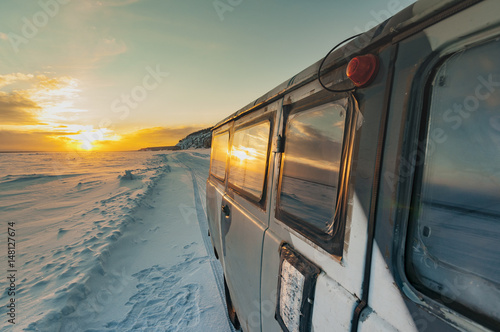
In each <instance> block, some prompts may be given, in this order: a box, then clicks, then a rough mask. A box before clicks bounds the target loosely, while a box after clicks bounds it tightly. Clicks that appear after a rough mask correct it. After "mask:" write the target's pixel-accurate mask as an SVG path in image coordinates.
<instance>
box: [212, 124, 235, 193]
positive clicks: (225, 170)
mask: <svg viewBox="0 0 500 332" xmlns="http://www.w3.org/2000/svg"><path fill="white" fill-rule="evenodd" d="M226 133H227V148H228V151H229V148H230V147H231V131H230V128H227V129H224V130H221V131H219V132H217V133H212V135H213V137H212V143H213V141H214V140H215V137H216V136H220V135H224V134H226ZM212 145H213V144H212ZM212 162H213V158H212V156H210V166H209V167H210V168H209V174H210V176H211V177H213V178H214V179H216V180H217V181H219V182H220V183H222V184H224V183H225V182H226V179H227V178H228V166H229V153H226V163H225V164H224V166H225V168H224V178H221V177H219V176H218V175H216V174H214V173H212Z"/></svg>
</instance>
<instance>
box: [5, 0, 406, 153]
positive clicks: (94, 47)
mask: <svg viewBox="0 0 500 332" xmlns="http://www.w3.org/2000/svg"><path fill="white" fill-rule="evenodd" d="M412 2H413V1H411V0H372V1H370V2H369V5H367V3H368V2H366V1H363V0H350V1H347V0H345V1H332V0H328V1H327V0H318V1H297V0H288V1H284V0H279V1H263V0H254V1H251V0H215V1H212V0H208V1H201V0H184V1H180V0H179V1H171V0H170V1H169V0H108V1H106V0H102V1H97V0H78V1H77V0H40V1H3V2H2V4H0V151H14V150H15V151H71V150H97V151H100V150H101V151H107V150H108V151H109V150H114V151H119V150H137V149H139V148H142V147H147V146H162V145H174V144H175V143H177V142H178V141H179V139H181V138H183V137H184V136H185V135H187V134H189V133H191V132H193V131H195V130H199V129H202V128H206V127H209V126H212V125H213V124H215V123H216V122H218V121H219V120H221V119H222V118H224V117H226V116H227V115H229V114H231V113H233V112H235V111H236V110H238V109H239V108H241V107H242V106H244V105H246V104H247V103H249V102H250V101H252V100H254V99H256V98H257V97H259V96H261V95H262V94H264V93H266V92H267V91H268V90H270V89H272V88H273V87H275V86H276V85H278V84H280V83H281V82H283V81H285V80H287V79H289V78H290V77H292V76H293V75H295V74H296V73H298V72H299V71H301V70H302V69H304V68H305V67H307V66H309V65H311V64H312V63H313V62H315V61H317V60H319V59H320V58H322V57H323V56H324V55H325V54H326V53H327V52H328V51H329V49H330V48H331V47H332V46H333V45H335V44H336V43H337V42H339V41H340V40H342V39H344V38H346V37H349V36H351V35H354V34H356V33H359V32H362V31H365V30H366V29H369V28H371V27H373V26H374V25H375V24H376V23H380V22H381V21H383V20H385V19H386V18H387V17H388V14H391V15H392V14H394V13H395V12H397V11H399V10H401V9H402V8H404V7H406V6H408V5H409V4H411V3H412Z"/></svg>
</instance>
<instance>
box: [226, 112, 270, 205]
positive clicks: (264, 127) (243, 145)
mask: <svg viewBox="0 0 500 332" xmlns="http://www.w3.org/2000/svg"><path fill="white" fill-rule="evenodd" d="M270 129H271V122H270V121H269V120H266V121H264V122H261V123H258V124H254V125H251V126H248V127H243V128H238V129H236V131H235V132H234V137H233V144H232V147H231V161H230V162H229V169H230V170H229V183H230V184H232V185H234V186H235V187H238V188H240V189H243V190H244V191H246V192H247V193H249V194H250V195H252V196H254V197H255V198H257V199H260V198H261V197H262V192H263V188H264V180H265V177H266V165H267V154H268V146H269V134H270Z"/></svg>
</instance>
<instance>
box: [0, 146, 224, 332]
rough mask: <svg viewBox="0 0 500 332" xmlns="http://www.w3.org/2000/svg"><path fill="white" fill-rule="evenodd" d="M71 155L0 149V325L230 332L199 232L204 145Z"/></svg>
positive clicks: (215, 268) (214, 268)
mask: <svg viewBox="0 0 500 332" xmlns="http://www.w3.org/2000/svg"><path fill="white" fill-rule="evenodd" d="M37 159H39V160H38V161H37ZM75 159H77V162H75ZM75 159H69V160H70V161H69V162H68V157H67V156H62V155H55V154H53V155H50V154H42V155H32V156H26V155H24V154H23V155H18V156H13V155H12V156H11V155H1V156H0V172H2V173H1V174H2V175H4V176H3V177H0V185H1V186H2V191H1V192H0V213H1V221H2V223H3V224H5V225H2V229H1V232H0V237H1V240H0V244H1V246H2V247H5V248H2V249H4V251H7V248H6V242H7V241H6V239H7V237H8V236H7V222H9V221H14V222H16V235H15V237H16V262H15V264H16V267H15V268H16V270H17V272H16V295H15V296H8V292H7V289H8V288H9V284H8V283H7V280H6V278H1V279H0V286H1V288H2V290H5V291H2V302H4V303H1V309H0V313H1V317H2V321H1V323H0V327H1V328H0V330H1V331H23V330H28V331H129V330H134V331H231V327H230V325H229V323H228V320H227V315H226V311H225V308H224V289H223V281H222V271H221V268H220V265H219V263H218V262H217V261H216V259H215V257H214V256H213V252H212V248H211V245H210V238H209V237H208V236H207V232H208V228H207V222H206V214H205V181H206V178H207V172H208V165H209V150H197V151H186V152H171V153H156V154H155V153H129V154H108V155H103V154H101V155H93V156H92V157H87V156H83V157H82V156H75ZM30 160H31V161H30ZM33 160H35V161H33ZM55 160H57V161H58V162H57V163H55V164H56V165H58V167H54V161H55ZM16 163H17V164H19V165H24V167H17V168H16V167H12V165H13V164H16ZM50 165H52V166H50ZM61 165H63V166H64V167H62V168H61V167H60V166H61ZM50 167H52V169H50ZM54 168H55V169H54ZM126 170H131V171H132V172H131V173H130V174H131V176H130V174H129V175H126V172H125V171H126ZM16 172H17V173H16ZM0 268H1V270H2V271H3V272H4V273H6V271H7V259H6V258H5V255H2V259H1V260H0ZM12 297H15V300H16V302H15V303H16V319H15V321H16V324H15V325H12V324H10V323H8V322H7V319H8V318H9V317H8V315H7V307H6V305H7V304H8V301H9V299H10V298H12Z"/></svg>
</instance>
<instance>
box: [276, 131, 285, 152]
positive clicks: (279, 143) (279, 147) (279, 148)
mask: <svg viewBox="0 0 500 332" xmlns="http://www.w3.org/2000/svg"><path fill="white" fill-rule="evenodd" d="M273 152H276V153H281V152H285V138H284V137H282V136H281V135H278V136H276V138H275V139H274V150H273Z"/></svg>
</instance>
